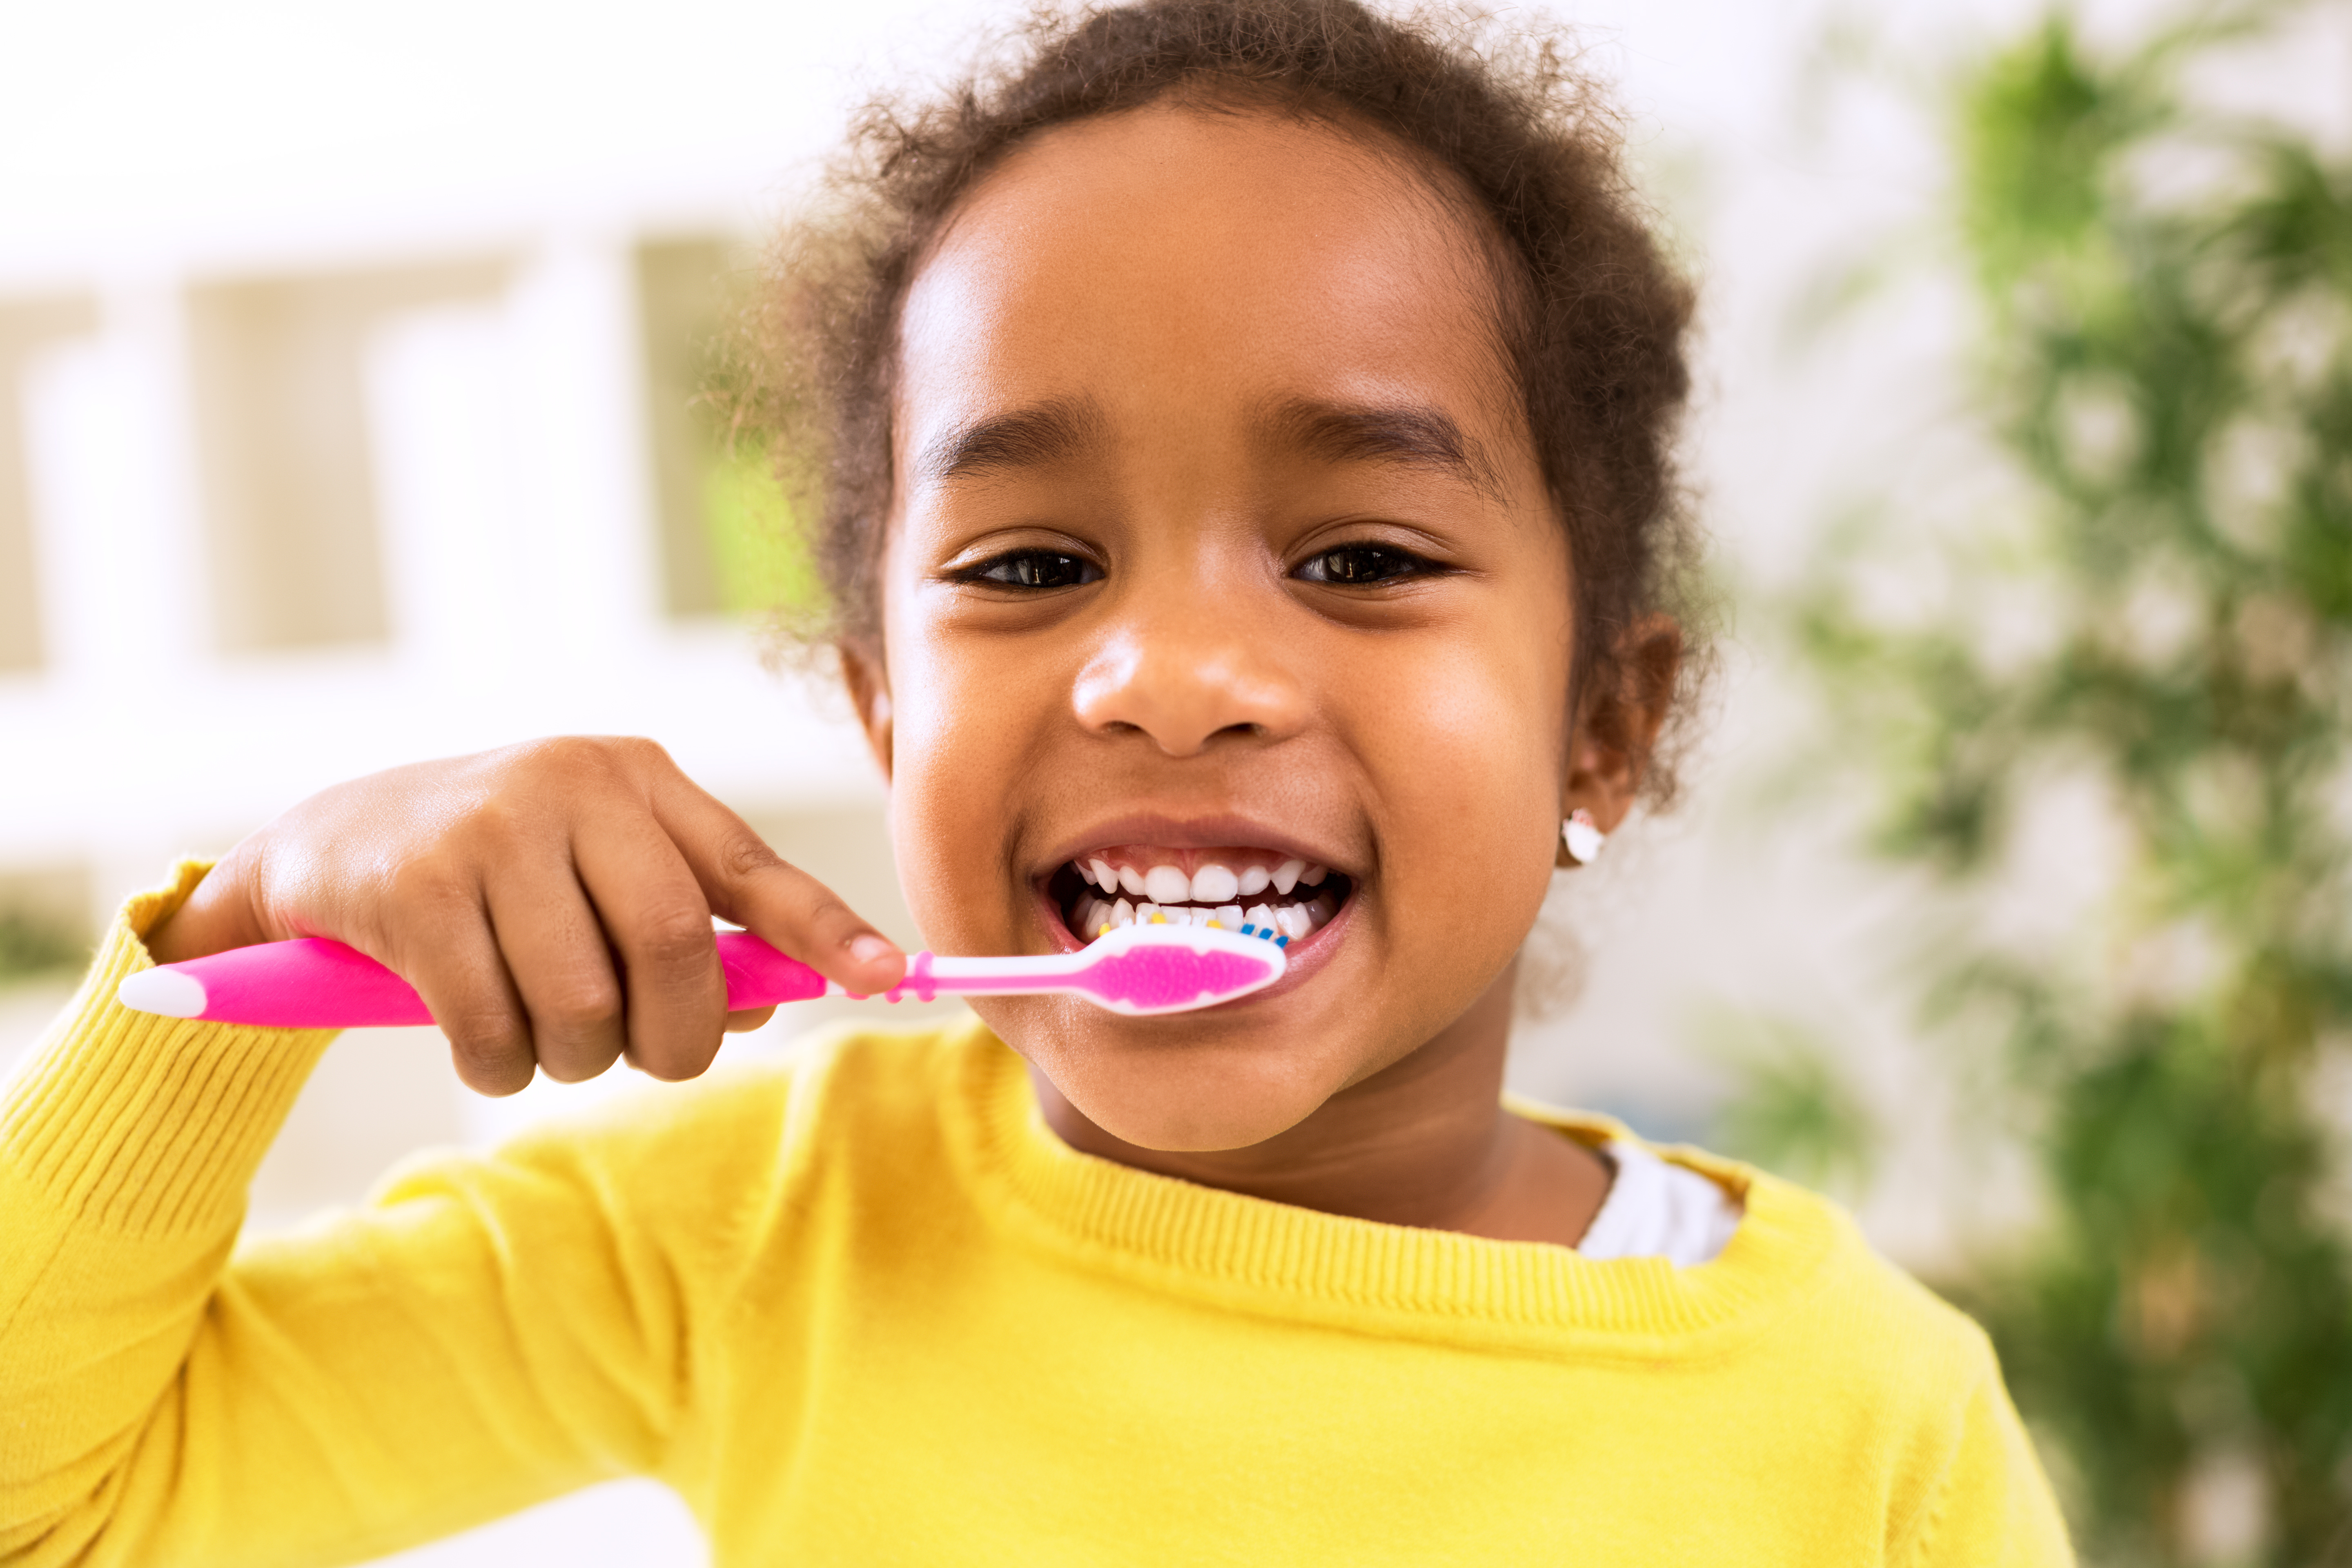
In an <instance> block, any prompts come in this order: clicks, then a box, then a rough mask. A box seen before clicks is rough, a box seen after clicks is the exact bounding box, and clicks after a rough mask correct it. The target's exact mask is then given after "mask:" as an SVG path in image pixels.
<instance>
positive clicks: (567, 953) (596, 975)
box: [488, 841, 628, 1083]
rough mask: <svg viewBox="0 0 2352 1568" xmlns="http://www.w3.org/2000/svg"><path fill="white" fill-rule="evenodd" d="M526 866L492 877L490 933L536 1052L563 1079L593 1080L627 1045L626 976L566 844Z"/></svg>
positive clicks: (555, 1076) (554, 1075)
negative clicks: (526, 1017) (617, 969)
mask: <svg viewBox="0 0 2352 1568" xmlns="http://www.w3.org/2000/svg"><path fill="white" fill-rule="evenodd" d="M551 851H552V853H551V855H549V856H547V857H545V858H536V857H535V858H533V860H532V862H531V863H530V866H529V868H527V869H517V870H512V871H509V872H508V873H507V874H506V875H504V876H501V877H499V878H496V879H493V880H492V882H491V884H490V888H489V893H488V906H489V916H490V930H491V931H492V932H493V933H494V934H495V935H496V937H497V939H498V943H499V952H500V953H501V954H502V955H503V957H504V958H505V961H506V967H507V973H508V974H509V976H511V977H512V978H513V981H514V986H515V990H516V992H517V993H518V994H520V996H521V998H522V1005H523V1009H524V1011H525V1012H526V1013H527V1014H528V1015H529V1017H530V1037H531V1046H532V1049H533V1050H534V1051H535V1052H536V1053H537V1055H538V1058H539V1065H540V1067H541V1068H543V1069H544V1070H545V1071H546V1073H547V1076H548V1077H550V1078H551V1079H555V1080H556V1081H557V1082H558V1083H578V1082H581V1081H582V1080H583V1079H592V1078H594V1077H595V1076H596V1075H597V1074H598V1073H601V1072H603V1071H604V1069H605V1068H609V1067H611V1066H612V1065H613V1064H614V1062H615V1061H617V1060H619V1059H620V1056H621V1052H622V1051H623V1049H624V1048H625V1047H627V1045H628V1037H627V1035H626V1033H625V1027H624V1022H623V1006H622V995H621V977H620V975H619V974H618V973H615V972H614V968H613V954H612V952H611V950H610V949H609V948H608V947H606V946H605V941H604V926H603V924H602V923H600V922H599V921H598V920H597V918H596V911H595V910H594V909H593V908H592V907H591V906H590V905H589V902H588V894H587V892H586V891H585V889H583V888H582V887H581V886H580V879H579V876H578V874H577V872H576V870H575V868H573V866H572V860H571V858H570V857H569V856H568V855H564V854H563V853H562V844H561V842H560V841H558V842H557V843H555V844H553V845H551Z"/></svg>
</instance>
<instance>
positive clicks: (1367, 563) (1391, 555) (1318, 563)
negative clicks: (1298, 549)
mask: <svg viewBox="0 0 2352 1568" xmlns="http://www.w3.org/2000/svg"><path fill="white" fill-rule="evenodd" d="M1438 570H1440V568H1439V567H1438V566H1437V565H1436V564H1435V563H1433V562H1429V561H1424V560H1423V559H1422V558H1421V557H1420V556H1418V555H1415V554H1413V553H1412V552H1410V551H1406V550H1399V549H1397V548H1396V547H1395V546H1393V545H1389V544H1369V543H1367V544H1335V545H1333V546H1332V547H1331V548H1330V549H1328V550H1326V551H1322V552H1319V553H1318V554H1315V555H1310V556H1308V557H1307V560H1306V561H1305V562H1303V563H1300V565H1299V567H1298V570H1297V571H1296V572H1294V573H1292V574H1291V575H1292V576H1294V577H1297V578H1298V579H1299V580H1301V581H1302V582H1307V583H1338V584H1348V585H1351V586H1362V585H1363V584H1370V583H1393V582H1395V581H1396V580H1397V579H1399V578H1401V577H1423V576H1427V575H1429V574H1432V573H1434V572H1436V571H1438Z"/></svg>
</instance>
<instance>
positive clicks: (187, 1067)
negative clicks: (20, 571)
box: [0, 867, 783, 1568]
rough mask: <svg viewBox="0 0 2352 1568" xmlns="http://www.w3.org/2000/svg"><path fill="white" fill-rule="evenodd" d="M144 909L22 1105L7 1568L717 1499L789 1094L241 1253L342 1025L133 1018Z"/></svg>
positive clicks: (557, 1143)
mask: <svg viewBox="0 0 2352 1568" xmlns="http://www.w3.org/2000/svg"><path fill="white" fill-rule="evenodd" d="M198 874H199V870H198V868H194V867H189V868H184V869H183V873H182V877H181V879H180V881H179V882H178V884H177V885H175V887H174V888H173V889H170V890H167V891H166V892H164V893H161V894H151V895H146V896H143V897H142V898H140V899H136V900H132V901H131V905H130V906H129V908H128V909H127V910H125V914H124V918H123V921H121V923H119V924H118V926H117V927H116V929H115V931H114V932H113V933H112V935H111V936H110V939H109V941H108V943H107V945H106V948H105V950H104V952H102V954H101V957H100V963H99V964H98V965H97V967H96V968H95V969H94V970H93V972H92V973H91V975H90V977H89V982H88V983H87V984H85V985H84V987H83V990H82V993H81V995H80V997H79V999H78V1001H77V1003H76V1005H74V1007H73V1008H72V1009H71V1010H70V1011H69V1012H68V1015H67V1016H66V1017H65V1018H64V1019H63V1020H61V1021H60V1025H59V1026H58V1029H57V1030H56V1031H54V1032H53V1034H52V1036H51V1037H50V1038H49V1039H48V1041H47V1042H46V1044H45V1046H44V1047H43V1048H42V1049H41V1050H40V1051H39V1052H38V1054H37V1057H36V1058H35V1060H34V1061H33V1062H32V1063H31V1064H30V1066H29V1068H28V1070H26V1072H24V1073H23V1074H21V1075H19V1077H18V1078H17V1079H16V1082H15V1083H14V1084H13V1085H12V1086H11V1087H10V1089H9V1091H8V1093H7V1095H6V1096H5V1100H0V1563H9V1564H16V1563H171V1564H174V1565H175V1568H203V1565H205V1564H212V1563H222V1564H232V1563H233V1564H236V1565H237V1568H254V1565H259V1564H271V1563H309V1562H320V1561H347V1560H350V1559H352V1558H353V1557H360V1556H368V1555H373V1554H376V1553H379V1552H389V1551H394V1550H396V1549H398V1548H400V1547H403V1546H405V1545H409V1544H412V1543H415V1542H419V1541H424V1540H427V1539H431V1538H433V1537H436V1536H438V1535H443V1534H446V1533H448V1532H450V1531H455V1530H458V1529H462V1528H464V1527H466V1526H467V1525H470V1524H473V1523H476V1522H478V1521H483V1520H487V1519H489V1518H493V1517H496V1516H498V1515H499V1514H502V1513H505V1512H509V1511H511V1510H515V1509H518V1508H520V1507H523V1506H526V1505H528V1504H530V1503H532V1502H535V1501H538V1500H541V1499H544V1498H548V1497H551V1496H554V1495H556V1494H558V1493H561V1492H562V1491H565V1490H567V1489H572V1488H575V1487H578V1486H581V1485H583V1484H586V1483H588V1482H591V1481H594V1480H597V1479H604V1478H606V1477H610V1476H614V1475H620V1474H626V1473H650V1474H657V1475H667V1476H668V1477H669V1479H673V1480H675V1481H685V1480H687V1479H688V1471H689V1470H690V1468H691V1463H692V1460H691V1456H692V1453H693V1452H694V1447H695V1446H694V1444H693V1442H692V1440H691V1438H692V1434H693V1432H694V1431H695V1430H696V1429H697V1412H698V1399H697V1397H696V1395H697V1392H698V1386H699V1383H698V1374H699V1373H700V1372H701V1371H702V1370H703V1366H704V1363H703V1362H702V1361H701V1359H700V1358H699V1357H698V1354H697V1353H696V1352H697V1349H698V1347H701V1346H703V1345H704V1344H705V1343H706V1342H707V1334H706V1331H705V1330H704V1329H703V1328H702V1327H701V1325H705V1324H708V1323H709V1322H710V1321H713V1318H714V1316H715V1314H716V1312H717V1310H718V1308H719V1304H721V1303H723V1301H724V1300H725V1298H726V1296H727V1293H728V1287H729V1282H730V1280H731V1279H732V1278H733V1268H734V1267H735V1260H734V1258H733V1248H734V1246H735V1241H736V1238H735V1236H734V1234H733V1230H732V1226H731V1224H730V1221H729V1218H728V1216H729V1215H733V1214H739V1213H741V1212H744V1209H743V1208H742V1207H740V1206H738V1205H726V1204H718V1203H714V1202H712V1201H711V1194H714V1193H731V1194H740V1195H742V1196H743V1197H744V1199H745V1200H746V1203H747V1204H749V1203H753V1202H756V1194H757V1190H758V1187H759V1185H760V1184H761V1181H762V1180H765V1179H769V1178H770V1176H771V1175H772V1171H771V1169H770V1167H771V1166H772V1160H763V1159H762V1158H761V1154H762V1152H772V1150H773V1149H774V1148H775V1147H776V1146H777V1142H778V1140H779V1138H780V1137H781V1123H782V1104H783V1097H782V1080H781V1079H772V1080H769V1081H767V1082H766V1083H765V1084H763V1085H747V1084H744V1083H742V1082H741V1081H740V1080H739V1081H736V1082H734V1083H732V1084H730V1085H729V1086H728V1088H727V1089H726V1091H725V1093H724V1094H723V1095H722V1094H718V1093H705V1092H702V1091H700V1090H684V1091H670V1092H668V1093H665V1094H662V1095H660V1096H658V1097H657V1098H655V1099H653V1100H651V1101H650V1102H648V1101H647V1100H646V1097H637V1101H636V1103H634V1104H632V1105H631V1106H630V1108H629V1110H628V1111H627V1112H626V1113H625V1114H626V1117H627V1120H626V1121H625V1122H619V1123H616V1124H615V1125H614V1126H611V1127H608V1128H606V1129H604V1130H602V1131H596V1132H593V1133H591V1134H588V1135H583V1134H581V1133H578V1132H572V1133H554V1132H550V1133H546V1134H541V1135H540V1136H538V1137H535V1138H526V1139H524V1140H521V1141H520V1142H517V1143H516V1144H514V1145H511V1146H509V1148H507V1149H505V1150H502V1151H501V1152H499V1154H497V1155H495V1156H493V1157H490V1158H488V1159H460V1158H454V1157H453V1158H449V1159H445V1160H442V1161H439V1162H437V1163H431V1164H425V1165H420V1166H416V1167H413V1168H411V1169H410V1170H409V1171H407V1172H406V1173H404V1174H403V1175H402V1176H400V1177H399V1178H397V1179H396V1180H395V1181H394V1182H393V1183H392V1184H390V1185H388V1186H387V1187H385V1188H384V1189H383V1191H381V1192H380V1193H379V1194H377V1195H376V1197H375V1198H374V1200H373V1202H372V1203H371V1204H370V1205H368V1206H367V1207H365V1208H362V1209H361V1210H359V1211H356V1212H354V1213H351V1214H347V1215H341V1216H339V1217H338V1218H336V1219H335V1220H333V1221H332V1222H331V1223H330V1224H328V1225H326V1226H323V1227H320V1228H314V1229H311V1230H310V1231H307V1232H305V1233H302V1234H300V1235H299V1236H296V1237H289V1238H286V1239H283V1240H277V1241H271V1242H266V1243H263V1244H260V1245H257V1246H247V1247H244V1248H241V1249H239V1250H238V1252H237V1253H236V1257H235V1258H234V1260H232V1259H231V1258H230V1250H231V1247H232V1245H233V1244H234V1242H235V1239H236V1229H237V1224H238V1219H239V1216H240V1215H241V1212H242V1210H243V1206H244V1192H245V1188H246V1185H247V1182H248V1181H249V1179H250V1178H251V1176H252V1173H253V1171H254V1169H255V1168H256V1166H257V1165H258V1163H259V1162H260V1159H261V1156H262V1153H263V1152H264V1150H265V1148H266V1146H267V1144H268V1140H269V1137H270V1135H271V1133H272V1132H273V1131H275V1130H276V1128H277V1126H278V1123H279V1121H281V1120H282V1119H283V1117H284V1115H285V1113H286V1110H287V1109H288V1107H289V1105H290V1104H291V1103H292V1101H293V1099H294V1096H295V1094H296V1092H297V1091H298V1089H299V1087H300V1084H301V1081H302V1079H303V1077H304V1075H305V1074H306V1073H307V1071H308V1070H309V1068H310V1065H311V1064H312V1063H313V1062H314V1061H315V1060H316V1059H317V1058H318V1056H319V1054H320V1051H321V1050H322V1049H323V1048H324V1047H325V1046H326V1043H327V1038H326V1037H325V1036H323V1035H321V1034H315V1033H297V1032H293V1031H285V1030H259V1029H240V1028H233V1027H227V1026H219V1025H205V1024H190V1023H179V1022H175V1021H173V1020H168V1019H161V1018H154V1017H151V1016H145V1015H140V1014H132V1013H126V1012H124V1011H122V1010H121V1008H119V1007H117V1006H116V1005H114V1004H113V1003H112V1001H111V998H112V995H113V990H114V986H115V984H117V983H118V982H119V981H120V979H121V976H122V975H123V974H125V973H130V972H131V970H132V969H134V968H138V967H141V966H142V965H143V963H144V962H145V955H144V953H143V952H142V949H141V946H140V943H139V942H138V940H137V938H138V931H139V930H140V929H141V928H142V926H144V925H145V924H147V923H149V922H150V921H152V920H153V919H154V918H156V917H157V916H158V915H159V914H160V913H163V912H165V911H167V910H169V908H170V907H171V904H172V903H173V901H175V900H176V899H177V898H178V896H180V894H182V893H183V892H184V890H185V889H186V887H187V886H188V884H189V883H190V882H191V881H193V879H194V877H195V876H197V875H198Z"/></svg>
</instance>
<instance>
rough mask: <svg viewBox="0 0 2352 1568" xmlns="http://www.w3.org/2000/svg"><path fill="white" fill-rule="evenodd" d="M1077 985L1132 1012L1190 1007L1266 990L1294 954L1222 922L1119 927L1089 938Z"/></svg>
mask: <svg viewBox="0 0 2352 1568" xmlns="http://www.w3.org/2000/svg"><path fill="white" fill-rule="evenodd" d="M1080 956H1081V957H1083V958H1085V959H1087V960H1090V961H1091V962H1089V963H1086V964H1084V966H1083V967H1081V968H1080V969H1078V970H1077V971H1076V973H1074V974H1072V975H1071V976H1070V978H1069V980H1068V981H1067V982H1066V984H1067V985H1068V986H1069V988H1070V989H1072V990H1074V991H1077V992H1080V993H1082V994H1085V995H1086V996H1087V999H1088V1000H1090V1001H1092V1002H1095V1003H1097V1004H1098V1005H1102V1006H1105V1007H1108V1008H1109V1009H1110V1010H1111V1011H1112V1012H1114V1013H1125V1014H1127V1015H1129V1016H1131V1017H1142V1016H1150V1015H1154V1014H1160V1013H1189V1012H1192V1011H1193V1010H1194V1009H1196V1008H1201V1007H1213V1006H1215V1005H1217V1004H1218V1003H1220V1002H1230V1001H1233V1000H1234V998H1235V997H1238V996H1246V995H1248V994H1250V993H1251V992H1253V991H1263V990H1265V988H1266V987H1267V986H1269V985H1271V984H1274V983H1275V982H1276V981H1277V980H1279V979H1281V978H1282V975H1283V971H1284V970H1285V969H1286V968H1287V967H1288V966H1289V959H1288V957H1287V956H1286V954H1285V953H1284V952H1283V950H1282V947H1281V946H1280V945H1278V944H1277V943H1276V942H1273V941H1270V940H1268V939H1267V938H1265V937H1262V936H1256V935H1250V936H1244V935H1243V934H1241V933H1240V932H1239V931H1226V930H1224V929H1223V927H1221V926H1192V925H1182V926H1180V925H1129V926H1118V927H1114V928H1113V929H1112V930H1110V931H1106V932H1104V933H1103V934H1102V935H1101V936H1098V937H1097V938H1096V939H1095V940H1094V941H1093V942H1090V943H1088V944H1087V947H1086V948H1085V950H1084V951H1083V952H1082V953H1081V954H1080Z"/></svg>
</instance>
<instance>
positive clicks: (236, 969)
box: [123, 931, 825, 1029]
mask: <svg viewBox="0 0 2352 1568" xmlns="http://www.w3.org/2000/svg"><path fill="white" fill-rule="evenodd" d="M718 945H719V964H720V967H721V968H722V969H724V970H725V972H726V975H727V1005H728V1008H729V1010H730V1011H736V1010H740V1009H744V1008H751V1007H766V1006H771V1005H774V1004H776V1003H779V1002H804V1001H806V1000H808V999H809V998H810V997H813V996H822V995H824V994H825V978H824V975H822V974H819V973H817V972H816V971H815V970H814V969H811V968H810V967H809V966H808V965H807V964H805V963H801V962H800V961H799V960H797V959H793V958H787V957H785V956H784V955H783V954H782V953H781V952H777V951H776V950H775V949H774V948H772V947H770V946H769V945H768V944H767V943H766V942H761V940H760V939H759V938H758V937H756V936H753V935H752V934H751V932H750V931H721V932H720V933H719V938H718ZM173 975H178V976H184V977H185V978H187V979H189V980H193V981H194V982H196V984H197V987H199V989H195V990H194V991H192V992H191V991H189V990H187V989H186V988H184V987H183V988H182V990H181V991H180V992H179V993H177V994H174V993H173V992H171V991H168V990H165V989H163V984H164V983H165V977H166V976H173ZM150 976H152V977H153V978H152V979H151V978H150ZM124 985H125V991H124V998H123V999H124V1001H125V1002H126V1003H127V1004H129V1005H134V1006H143V1005H144V1004H142V1002H141V1001H140V998H141V997H142V996H143V997H150V998H152V997H155V996H159V995H160V996H163V997H164V998H165V999H166V1003H167V1005H166V1006H164V1007H161V1008H148V1009H147V1010H153V1011H168V1012H170V1013H172V1014H173V1015H174V1016H182V1017H201V1018H206V1019H210V1020H212V1021H213V1022H215V1023H223V1024H256V1025H260V1026H265V1027H269V1028H280V1029H364V1028H383V1027H391V1026H399V1025H407V1024H430V1023H431V1022H433V1015H432V1013H431V1011H430V1010H428V1009H427V1008H426V1007H425V999H424V998H423V997H421V996H419V995H417V994H416V991H415V987H413V986H411V985H410V984H408V982H406V981H405V980H403V979H402V978H401V977H400V976H399V975H397V974H394V973H393V972H392V971H391V970H389V969H386V968H385V967H384V966H383V964H381V963H377V962H376V961H375V960H374V959H373V958H370V957H368V956H367V954H365V953H363V952H359V951H358V950H356V949H354V948H349V947H346V946H344V945H343V944H342V943H341V942H328V941H326V940H324V939H322V938H319V937H305V938H302V939H299V940H298V941H294V942H262V943H259V944H258V945H256V946H253V947H235V948H230V949H229V950H228V951H226V952H215V953H212V954H210V955H208V956H206V957H204V958H192V959H189V960H187V961H186V962H184V963H167V964H164V965H163V966H161V967H160V968H158V969H154V970H149V971H144V972H142V973H140V974H136V975H133V976H131V979H130V980H129V981H126V982H125V983H124ZM180 995H184V996H186V997H187V998H188V1001H189V1003H190V1005H193V1006H194V1007H195V1008H198V1009H200V1010H198V1011H193V1012H191V1011H187V1010H185V1008H184V1007H182V1006H178V1005H168V1004H169V1003H170V1002H173V1001H176V1000H177V997H178V996H180Z"/></svg>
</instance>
